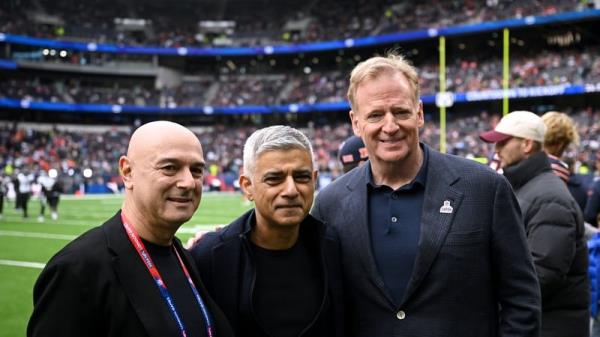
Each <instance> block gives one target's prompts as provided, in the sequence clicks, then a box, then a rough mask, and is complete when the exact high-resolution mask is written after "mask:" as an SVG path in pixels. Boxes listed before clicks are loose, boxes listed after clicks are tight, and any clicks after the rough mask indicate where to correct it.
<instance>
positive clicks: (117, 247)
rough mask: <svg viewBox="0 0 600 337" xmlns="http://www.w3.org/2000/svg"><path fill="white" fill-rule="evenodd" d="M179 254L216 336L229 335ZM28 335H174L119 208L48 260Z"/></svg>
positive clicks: (176, 242)
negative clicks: (125, 228)
mask: <svg viewBox="0 0 600 337" xmlns="http://www.w3.org/2000/svg"><path fill="white" fill-rule="evenodd" d="M174 245H175V248H176V249H177V251H178V252H179V253H180V255H181V257H182V259H183V261H184V263H185V265H186V267H187V268H188V270H189V272H190V274H191V277H192V280H193V281H194V284H195V285H196V287H197V289H198V292H199V293H200V296H201V297H202V299H203V300H204V302H205V304H206V305H207V307H208V310H209V312H210V314H211V315H212V319H213V322H214V323H213V324H214V325H215V330H216V335H217V336H220V337H221V336H233V333H232V332H231V328H230V326H229V324H228V322H227V320H226V319H225V317H224V316H223V313H222V312H221V310H220V309H219V308H218V307H217V306H216V304H215V303H214V302H213V301H212V300H211V299H210V297H209V296H208V294H207V292H206V290H205V289H204V286H203V285H202V283H201V282H200V277H199V275H198V271H197V269H196V267H195V264H194V262H193V260H192V259H191V257H190V256H189V253H188V252H187V251H186V250H185V249H183V247H182V246H181V243H180V242H179V240H177V239H175V240H174ZM33 299H34V310H33V314H32V316H31V319H30V321H29V325H28V327H27V336H29V337H34V336H35V337H41V336H48V337H50V336H52V337H55V336H61V337H69V336H115V337H116V336H128V337H134V336H149V337H164V336H178V335H179V328H178V326H177V325H176V322H175V320H174V318H173V316H172V314H171V312H170V311H169V309H168V308H167V306H166V304H165V302H164V300H163V298H162V297H161V295H160V293H159V291H158V288H157V287H156V284H155V282H154V281H153V279H152V276H150V274H149V272H148V270H147V269H146V266H145V265H144V263H143V262H142V261H141V259H140V257H139V255H138V253H137V252H136V251H135V249H134V248H133V246H132V245H131V242H130V241H129V238H128V237H127V234H126V233H125V230H124V229H123V224H122V222H121V212H118V213H117V214H116V215H115V216H114V217H112V218H111V219H110V220H108V221H107V222H106V223H104V224H103V225H102V226H100V227H96V228H94V229H92V230H90V231H88V232H87V233H85V234H83V235H81V236H80V237H79V238H77V239H75V240H74V241H73V242H71V243H69V244H68V245H67V246H65V248H63V249H62V250H61V251H59V252H58V253H57V254H56V255H55V256H54V257H52V259H51V260H50V261H49V262H48V264H47V265H46V267H45V268H44V270H43V271H42V273H41V274H40V277H39V278H38V280H37V282H36V284H35V287H34V290H33Z"/></svg>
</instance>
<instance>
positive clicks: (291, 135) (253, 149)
mask: <svg viewBox="0 0 600 337" xmlns="http://www.w3.org/2000/svg"><path fill="white" fill-rule="evenodd" d="M291 149H300V150H304V151H308V153H309V154H310V158H311V162H313V166H314V154H313V149H312V145H311V144H310V141H309V140H308V137H306V135H304V134H303V133H302V132H300V131H299V130H297V129H294V128H292V127H289V126H284V125H274V126H269V127H266V128H263V129H258V130H256V131H254V133H252V134H251V135H250V137H248V139H247V140H246V144H245V145H244V175H245V176H247V177H251V176H252V175H253V173H254V169H255V168H256V158H258V156H260V155H261V154H262V153H264V152H267V151H280V150H291Z"/></svg>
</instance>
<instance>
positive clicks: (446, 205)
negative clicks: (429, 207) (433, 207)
mask: <svg viewBox="0 0 600 337" xmlns="http://www.w3.org/2000/svg"><path fill="white" fill-rule="evenodd" d="M453 210H454V209H453V208H452V206H450V200H444V206H442V207H440V213H446V214H452V211H453Z"/></svg>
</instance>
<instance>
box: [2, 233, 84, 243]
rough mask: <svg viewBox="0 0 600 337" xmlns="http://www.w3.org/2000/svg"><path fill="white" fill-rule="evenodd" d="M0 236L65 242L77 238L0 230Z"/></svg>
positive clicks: (73, 236) (74, 236)
mask: <svg viewBox="0 0 600 337" xmlns="http://www.w3.org/2000/svg"><path fill="white" fill-rule="evenodd" d="M0 236H17V237H25V238H39V239H52V240H67V241H71V240H73V239H75V238H76V237H77V236H76V235H65V234H51V233H35V232H17V231H2V230H0Z"/></svg>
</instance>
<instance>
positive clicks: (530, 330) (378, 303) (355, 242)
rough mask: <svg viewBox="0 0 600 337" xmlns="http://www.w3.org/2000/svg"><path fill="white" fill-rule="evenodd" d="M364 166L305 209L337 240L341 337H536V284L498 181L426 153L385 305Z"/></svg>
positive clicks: (510, 197)
mask: <svg viewBox="0 0 600 337" xmlns="http://www.w3.org/2000/svg"><path fill="white" fill-rule="evenodd" d="M367 165H369V164H368V163H367ZM367 165H363V166H361V167H359V168H356V169H354V170H353V171H350V172H349V173H347V174H345V175H343V176H342V177H340V178H338V179H337V180H336V181H334V182H333V183H332V184H330V185H329V186H327V187H326V188H325V189H324V190H323V191H321V192H320V193H319V194H318V195H317V199H316V202H315V205H314V207H313V210H312V214H313V215H314V216H315V217H316V218H318V219H321V220H322V221H323V222H325V223H326V224H327V225H330V226H334V227H335V228H337V230H338V232H339V235H340V240H341V246H342V265H343V271H344V275H345V278H346V279H345V284H346V286H347V289H346V290H345V294H346V296H347V297H348V301H349V308H348V310H349V317H348V319H347V320H346V322H349V324H350V326H349V327H348V329H347V330H348V331H349V332H350V335H351V336H357V337H358V336H360V337H378V336H380V337H389V336H403V337H417V336H418V337H447V336H448V337H449V336H456V337H459V336H460V337H470V336H472V337H481V336H502V337H508V336H521V337H524V336H527V337H537V336H538V333H539V327H540V290H539V284H538V280H537V277H536V274H535V269H534V266H533V263H532V258H531V255H530V253H529V249H528V246H527V241H526V238H525V231H524V224H523V220H522V217H521V213H520V209H519V206H518V203H517V201H516V198H515V196H514V193H513V191H512V189H511V187H510V185H509V183H508V182H507V181H506V179H505V178H504V177H503V176H502V175H499V174H497V173H496V172H494V171H492V170H491V169H489V168H487V167H485V166H483V165H481V164H479V163H476V162H474V161H470V160H467V159H463V158H459V157H456V156H451V155H446V154H441V153H439V152H436V151H434V150H431V149H430V152H429V163H428V165H429V167H428V172H427V182H426V186H425V203H424V206H423V214H422V219H421V234H420V238H419V243H418V251H417V255H416V260H415V264H414V269H413V273H412V276H411V278H410V281H409V284H408V287H407V289H406V292H405V295H404V298H403V299H402V301H401V302H400V303H394V300H393V299H392V297H391V295H390V294H388V292H387V291H386V288H385V286H384V283H383V280H382V278H381V276H380V275H379V273H378V271H377V267H376V264H375V262H374V258H373V253H372V244H373V243H372V242H371V240H370V234H369V233H370V231H369V224H368V221H367V219H368V210H367V204H368V203H367V180H366V177H367V176H366V169H367ZM444 205H446V206H450V208H448V207H444V208H442V207H443V206H444ZM374 244H376V243H374Z"/></svg>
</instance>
